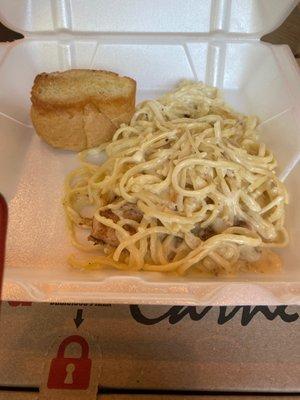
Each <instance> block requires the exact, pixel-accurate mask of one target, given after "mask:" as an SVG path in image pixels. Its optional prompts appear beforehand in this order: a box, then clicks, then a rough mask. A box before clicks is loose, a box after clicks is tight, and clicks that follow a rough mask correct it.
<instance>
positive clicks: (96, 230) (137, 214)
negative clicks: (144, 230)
mask: <svg viewBox="0 0 300 400" xmlns="http://www.w3.org/2000/svg"><path fill="white" fill-rule="evenodd" d="M120 210H121V211H122V216H123V217H124V218H125V219H131V220H133V221H136V222H141V220H142V218H143V213H142V212H141V211H140V210H139V209H138V208H137V206H136V205H135V204H131V203H126V204H124V206H123V207H121V209H120ZM100 215H102V216H103V217H105V218H109V219H111V220H112V221H113V222H115V223H116V222H118V221H119V220H120V218H119V217H118V216H117V215H116V214H115V213H113V212H112V211H111V210H104V211H101V212H100ZM124 229H126V230H127V231H128V232H129V233H130V235H133V234H135V233H136V230H135V229H134V227H133V226H131V225H129V224H126V225H124ZM88 239H89V240H91V241H93V242H94V243H95V244H97V243H106V244H108V245H110V246H113V247H117V246H118V245H119V240H118V238H117V235H116V232H115V230H114V229H113V228H110V227H108V226H106V225H104V224H102V223H101V222H99V221H98V220H97V219H96V218H93V224H92V233H91V235H90V236H89V237H88Z"/></svg>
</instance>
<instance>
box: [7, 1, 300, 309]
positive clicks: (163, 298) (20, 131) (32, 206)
mask: <svg viewBox="0 0 300 400" xmlns="http://www.w3.org/2000/svg"><path fill="white" fill-rule="evenodd" d="M296 3H297V1H294V0H285V1H282V0H256V1H255V0H231V1H229V0H228V1H226V0H223V1H221V0H220V1H217V0H212V1H205V0H202V1H198V0H163V1H161V0H110V1H105V0H85V1H79V0H65V1H56V0H52V1H50V0H39V1H29V0H27V1H25V0H23V1H22V2H20V1H19V0H0V20H1V21H2V22H4V23H5V24H6V25H8V26H9V27H11V28H12V29H15V30H17V31H19V32H22V33H23V34H24V35H25V39H23V40H20V41H17V42H14V43H12V44H1V45H0V191H2V192H3V194H4V195H5V197H6V199H7V200H8V202H9V231H8V241H7V258H6V272H5V277H4V299H6V300H12V299H15V300H37V301H76V302H77V301H80V302H110V303H140V304H141V303H149V304H195V305H205V304H215V305H222V304H226V305H234V304H235V305H241V304H270V305H272V304H273V305H275V304H300V284H299V281H300V251H299V249H300V229H299V222H300V208H299V206H298V205H299V201H300V185H299V183H300V163H299V154H300V108H299V107H300V76H299V70H298V67H297V65H296V63H295V61H294V59H293V56H292V54H291V52H290V50H289V48H288V47H287V46H271V45H267V44H264V43H261V42H260V41H259V38H260V37H261V36H262V35H263V34H265V33H267V32H269V31H271V30H273V29H275V28H276V26H278V25H279V24H280V23H281V22H282V21H283V20H284V19H285V18H286V16H287V15H288V14H289V12H290V11H291V9H292V8H293V7H294V6H295V4H296ZM67 68H101V69H108V70H112V71H116V72H118V73H121V74H124V75H128V76H132V77H133V78H135V79H136V80H137V83H138V100H141V99H145V98H149V97H154V96H157V95H159V94H161V93H163V92H164V91H166V90H169V89H170V88H171V87H172V86H173V85H174V84H176V83H177V82H178V81H179V80H180V79H182V78H188V79H199V80H203V81H205V82H206V83H208V84H211V85H216V86H218V87H219V88H221V89H222V90H223V92H224V95H225V98H226V100H227V101H228V102H229V103H230V104H231V105H232V106H233V107H235V108H237V109H238V110H239V111H242V112H245V113H250V114H252V113H254V114H257V115H258V116H259V117H260V118H261V120H262V124H261V130H262V139H263V140H264V141H265V142H266V143H267V144H268V145H269V146H270V147H271V148H272V149H273V150H274V152H275V154H276V156H277V159H278V161H279V166H280V167H279V173H280V176H281V177H282V178H283V179H284V180H285V182H286V185H287V187H288V190H289V193H290V198H291V203H290V206H289V207H288V210H287V227H288V230H289V232H290V236H291V244H290V246H289V247H288V248H286V249H284V250H282V251H281V255H282V258H283V260H284V271H283V273H282V274H279V275H274V276H267V275H250V274H249V275H239V276H237V277H235V278H234V279H233V278H230V279H229V278H228V279H225V278H223V279H222V278H216V279H200V278H186V277H175V276H171V275H161V274H159V273H145V272H141V273H135V274H131V273H130V274H129V273H120V272H117V271H113V270H105V271H94V272H78V271H74V270H72V269H70V268H69V267H68V265H67V263H66V258H67V255H68V254H69V253H70V252H72V251H73V249H72V247H71V245H70V243H69V238H68V234H67V231H66V227H65V220H64V215H63V210H62V206H61V202H60V199H61V196H62V184H63V179H64V176H65V174H66V173H67V172H68V171H70V170H71V169H73V168H74V166H75V165H76V161H75V155H74V154H73V153H69V152H64V151H58V150H54V149H52V148H51V147H49V146H48V145H46V144H45V143H43V142H42V141H41V140H40V139H39V138H38V137H37V136H36V135H35V134H34V132H33V129H32V127H31V123H30V118H29V108H30V100H29V96H30V89H31V85H32V82H33V79H34V77H35V75H36V74H38V73H40V72H42V71H53V70H64V69H67Z"/></svg>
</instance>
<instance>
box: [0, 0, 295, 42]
mask: <svg viewBox="0 0 300 400" xmlns="http://www.w3.org/2000/svg"><path fill="white" fill-rule="evenodd" d="M0 4H1V10H0V15H1V19H2V21H3V22H4V23H6V24H8V25H9V26H10V27H12V28H14V29H15V30H17V31H19V32H21V33H23V34H25V36H26V35H27V34H32V33H45V32H48V33H53V34H57V33H58V32H61V31H63V32H76V33H99V32H102V33H104V32H105V33H124V32H130V33H157V34H161V33H167V32H168V33H171V32H172V33H194V34H197V33H198V34H199V33H201V34H213V33H220V34H222V35H226V34H231V35H239V36H241V35H247V37H248V36H255V37H261V36H263V35H264V34H266V33H268V32H270V31H271V30H274V29H275V28H276V27H277V26H279V25H280V23H281V22H283V21H284V19H285V18H286V17H287V15H288V13H289V12H290V10H291V9H292V8H293V7H294V6H295V5H296V4H297V1H295V0H284V1H282V0H163V1H162V0H109V1H107V0H84V1H82V0H38V1H32V0H23V1H22V2H20V1H19V0H1V2H0Z"/></svg>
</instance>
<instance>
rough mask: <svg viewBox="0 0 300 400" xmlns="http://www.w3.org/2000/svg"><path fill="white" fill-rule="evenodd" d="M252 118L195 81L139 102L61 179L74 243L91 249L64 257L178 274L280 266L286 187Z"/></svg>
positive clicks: (93, 264)
mask: <svg viewBox="0 0 300 400" xmlns="http://www.w3.org/2000/svg"><path fill="white" fill-rule="evenodd" d="M257 124H258V120H257V118H256V117H252V116H244V115H242V114H239V113H236V112H234V111H233V110H232V109H231V108H229V107H228V106H227V105H226V104H225V103H224V102H223V100H222V98H221V97H220V95H219V92H218V90H217V89H216V88H212V87H208V86H206V85H204V84H203V83H199V82H190V81H184V82H182V83H181V84H180V85H179V86H178V87H176V88H175V90H173V91H172V92H170V93H168V94H166V95H164V96H163V97H161V98H160V99H158V100H151V101H145V102H143V103H141V104H140V105H139V106H138V107H137V110H136V112H135V114H134V116H133V118H132V120H131V122H130V124H129V125H125V124H123V125H122V126H121V127H120V128H119V129H118V130H117V131H116V133H115V134H114V137H113V139H112V141H111V142H110V143H106V144H104V145H102V146H100V147H99V148H95V149H91V150H86V151H84V152H82V153H80V161H81V167H80V168H78V169H77V170H75V171H73V172H72V173H71V174H70V175H69V176H68V177H67V179H66V184H65V197H64V208H65V212H66V215H67V220H68V226H69V229H70V232H71V235H72V239H73V243H74V245H75V246H76V247H78V248H79V249H81V250H84V251H87V252H94V253H95V255H94V256H93V257H89V258H88V259H87V260H83V261H80V260H77V259H76V258H74V256H72V257H71V258H70V263H71V264H72V265H73V266H76V267H81V268H101V267H105V266H111V267H115V268H118V269H122V270H126V269H129V270H147V271H161V272H170V271H176V272H178V273H180V274H183V273H186V272H187V271H190V270H199V271H202V272H206V273H213V274H220V273H221V274H222V273H224V274H230V273H234V272H236V271H238V270H245V269H249V268H255V269H257V270H261V264H262V263H265V264H270V263H273V264H274V263H275V264H279V263H280V261H279V259H278V256H276V255H275V254H274V253H272V252H271V251H270V250H269V248H271V247H282V246H285V245H286V244H287V242H288V236H287V232H286V230H285V228H284V206H285V204H286V203H287V202H288V195H287V191H286V189H285V187H284V185H283V183H282V182H280V180H279V179H278V178H277V176H276V175H275V168H276V160H275V158H274V156H273V154H272V152H271V151H270V150H268V149H267V148H266V146H265V145H264V144H263V143H259V142H258V132H257V129H256V128H257ZM103 153H104V154H105V155H106V157H107V158H106V160H105V161H104V162H102V163H99V161H98V156H99V157H100V156H101V154H103ZM82 230H86V231H88V232H89V234H90V236H89V239H90V241H89V242H86V243H85V242H83V241H82V240H80V239H78V231H82ZM91 241H92V242H93V244H92V242H91Z"/></svg>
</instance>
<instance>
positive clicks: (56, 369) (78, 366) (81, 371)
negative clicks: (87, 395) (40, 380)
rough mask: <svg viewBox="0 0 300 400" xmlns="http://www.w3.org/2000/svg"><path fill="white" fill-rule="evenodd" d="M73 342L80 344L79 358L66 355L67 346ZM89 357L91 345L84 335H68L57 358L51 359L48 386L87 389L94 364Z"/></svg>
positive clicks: (59, 349) (50, 387)
mask: <svg viewBox="0 0 300 400" xmlns="http://www.w3.org/2000/svg"><path fill="white" fill-rule="evenodd" d="M71 343H78V344H79V345H80V347H81V356H80V357H79V358H75V357H65V351H66V348H67V346H68V345H69V344H71ZM88 357H89V345H88V343H87V341H86V340H85V339H84V338H83V337H82V336H78V335H72V336H69V337H67V338H66V339H65V340H63V341H62V342H61V344H60V346H59V348H58V352H57V356H56V358H54V359H53V360H52V361H51V365H50V371H49V377H48V383H47V387H48V388H49V389H79V390H85V389H87V388H88V387H89V383H90V375H91V366H92V360H91V359H89V358H88Z"/></svg>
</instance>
